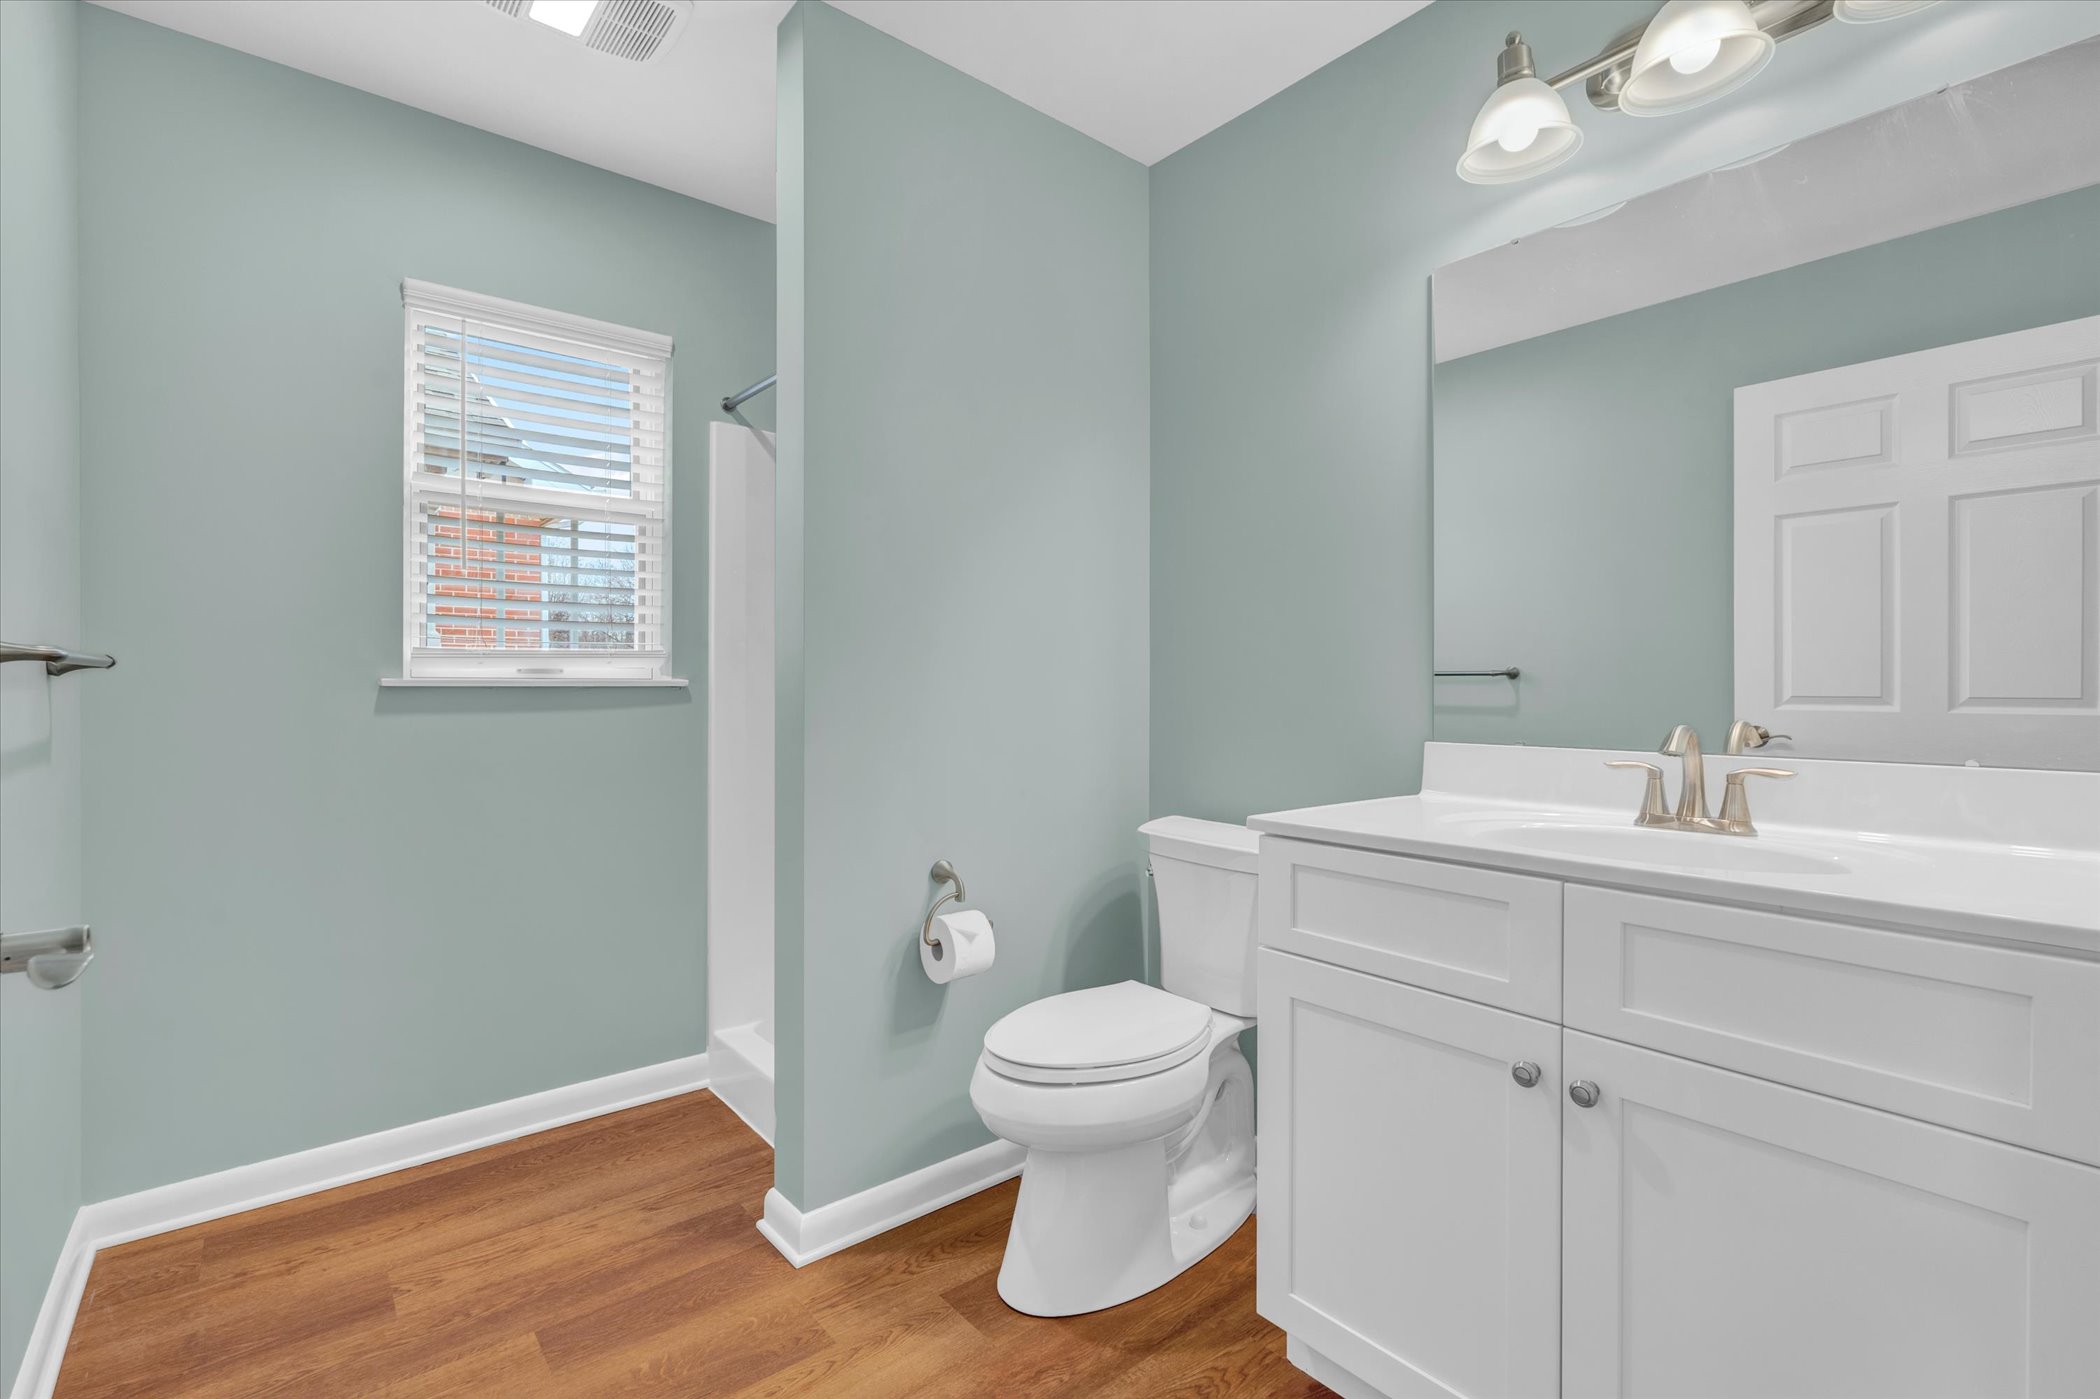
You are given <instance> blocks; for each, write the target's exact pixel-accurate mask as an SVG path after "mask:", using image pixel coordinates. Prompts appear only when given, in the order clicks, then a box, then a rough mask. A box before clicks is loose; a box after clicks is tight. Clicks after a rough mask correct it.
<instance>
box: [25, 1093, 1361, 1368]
mask: <svg viewBox="0 0 2100 1399" xmlns="http://www.w3.org/2000/svg"><path fill="white" fill-rule="evenodd" d="M772 1175H773V1165H772V1153H771V1152H769V1151H768V1150H767V1149H766V1147H765V1144H764V1143H763V1142H761V1141H759V1140H758V1138H757V1137H755V1136H753V1135H752V1134H751V1133H750V1131H749V1130H748V1129H746V1128H745V1127H744V1125H743V1124H742V1123H741V1122H739V1121H738V1120H737V1119H736V1117H735V1116H734V1115H733V1114H731V1113H730V1111H729V1110H728V1109H727V1108H725V1107H723V1106H722V1104H721V1103H720V1102H718V1101H717V1100H716V1099H715V1097H714V1096H713V1095H712V1094H710V1093H693V1094H688V1095H686V1096H684V1097H680V1098H672V1099H668V1100H666V1101H664V1102H661V1103H653V1104H650V1105H649V1106H647V1107H640V1108H635V1109H632V1110H630V1111H628V1112H623V1113H617V1114H614V1115H612V1116H609V1117H601V1118H596V1119H594V1120H592V1121H589V1122H580V1123H577V1124H575V1125H573V1126H569V1127H563V1128H558V1129H556V1130H554V1131H551V1132H545V1133H541V1134H540V1135H538V1136H533V1137H527V1138H523V1139H521V1140H518V1141H514V1142H506V1143H504V1144H502V1145H499V1146H493V1147H489V1148H487V1149H486V1150H483V1151H477V1152H474V1153H472V1154H470V1155H465V1156H456V1157H452V1158H450V1159H448V1160H444V1161H435V1162H432V1163H430V1164H429V1165H426V1166H418V1167H416V1168H414V1169H412V1170H407V1171H401V1172H398V1173H396V1174H394V1175H389V1176H381V1177H379V1178H377V1179H375V1180H369V1181H363V1182H360V1183H358V1184H356V1185H349V1186H344V1187H342V1188H341V1189H338V1190H331V1191H328V1192H327V1193H325V1194H320V1195H310V1196H307V1197H305V1198H302V1199H298V1200H288V1201H286V1202H284V1203H283V1204H278V1205H272V1206H269V1207H268V1208H265V1209H260V1210H255V1211H252V1212H250V1213H247V1214H242V1215H235V1216H232V1217H230V1218H227V1219H221V1220H214V1221H212V1222H211V1223H208V1224H200V1225H196V1226H194V1227H192V1228H189V1229H183V1230H180V1231H178V1232H176V1233H171V1234H162V1235H159V1236H157V1237H154V1238H151V1239H142V1240H140V1241H139V1242H137V1243H132V1244H124V1245H121V1246H119V1247H117V1248H113V1249H108V1250H106V1251H104V1252H103V1253H101V1254H100V1255H98V1256H97V1257H96V1259H95V1266H94V1271H93V1272H92V1273H91V1274H90V1276H89V1278H88V1286H87V1294H86V1296H85V1297H84V1298H83V1300H82V1302H81V1308H80V1315H79V1319H78V1320H77V1321H76V1322H75V1324H74V1328H73V1335H72V1339H71V1342H70V1344H69V1345H68V1347H67V1350H66V1360H65V1365H64V1367H63V1369H62V1370H61V1372H60V1375H59V1382H58V1399H91V1397H92V1396H99V1395H125V1396H129V1397H132V1399H136V1396H149V1395H184V1396H192V1397H194V1399H218V1397H219V1396H232V1395H241V1396H249V1395H300V1396H332V1395H358V1396H363V1395H387V1396H401V1397H402V1399H407V1396H421V1395H481V1394H487V1395H500V1396H505V1399H510V1397H511V1396H517V1397H518V1399H531V1396H540V1395H560V1396H590V1395H625V1394H643V1395H646V1394H670V1395H707V1396H730V1395H735V1396H740V1397H742V1399H759V1396H785V1395H841V1396H844V1395H850V1396H854V1397H855V1399H881V1396H886V1395H899V1396H903V1395H910V1396H927V1399H934V1396H972V1397H973V1399H974V1396H989V1395H1000V1396H1024V1395H1041V1394H1071V1395H1100V1396H1104V1399H1138V1397H1139V1396H1152V1395H1191V1396H1198V1395H1200V1396H1223V1395H1261V1396H1314V1395H1325V1394H1328V1393H1330V1391H1329V1390H1327V1389H1326V1388H1324V1387H1323V1386H1321V1385H1319V1384H1317V1383H1315V1382H1314V1381H1312V1380H1310V1379H1308V1378H1306V1377H1305V1376H1304V1375H1302V1374H1300V1373H1298V1371H1296V1370H1294V1369H1292V1368H1291V1366H1290V1365H1289V1364H1288V1363H1287V1362H1286V1361H1285V1360H1284V1355H1283V1335H1282V1333H1281V1332H1279V1331H1277V1330H1276V1329H1275V1328H1274V1327H1272V1326H1270V1325H1269V1324H1268V1323H1267V1322H1265V1321H1263V1320H1261V1319H1260V1318H1259V1317H1257V1316H1256V1315H1255V1314H1254V1227H1255V1226H1254V1221H1249V1222H1248V1223H1247V1225H1245V1226H1244V1227H1243V1228H1242V1229H1241V1230H1240V1231H1239V1233H1238V1234H1237V1235H1235V1236H1234V1237H1233V1238H1232V1239H1231V1240H1229V1241H1228V1242H1227V1243H1226V1244H1225V1245H1224V1246H1223V1247H1222V1248H1220V1249H1219V1250H1218V1251H1217V1252H1216V1253H1214V1254H1212V1255H1211V1256H1210V1257H1209V1258H1208V1259H1206V1260H1204V1262H1202V1263H1201V1264H1199V1265H1198V1266H1196V1267H1195V1268H1193V1269H1191V1270H1190V1271H1189V1272H1187V1273H1184V1274H1183V1275H1182V1276H1181V1277H1179V1278H1177V1279H1175V1281H1174V1282H1172V1283H1170V1284H1168V1285H1167V1286H1166V1287H1164V1288H1161V1289H1160V1290H1159V1291H1157V1292H1154V1293H1152V1294H1150V1295H1149V1296H1146V1297H1143V1298H1140V1299H1139V1300H1138V1301H1135V1302H1132V1303H1129V1304H1127V1305H1125V1306H1121V1307H1116V1308H1113V1309H1112V1310H1109V1311H1106V1312H1097V1313H1094V1314H1093V1315H1091V1316H1082V1317H1071V1318H1066V1319H1063V1320H1055V1321H1046V1320H1042V1319H1040V1318H1036V1317H1027V1316H1022V1315H1020V1314H1019V1313H1018V1312H1014V1311H1011V1310H1009V1309H1008V1308H1007V1307H1006V1306H1005V1304H1003V1303H1002V1302H1000V1300H999V1297H998V1294H997V1292H996V1291H995V1290H994V1279H995V1278H996V1276H997V1274H998V1270H999V1259H1000V1252H1001V1249H1002V1248H1003V1247H1004V1244H1005V1242H1006V1226H1007V1220H1008V1218H1009V1217H1010V1215H1011V1214H1012V1212H1013V1202H1014V1194H1015V1191H1016V1189H1017V1186H1016V1185H1015V1184H1013V1183H1009V1184H1007V1185H1003V1186H1000V1187H998V1188H996V1189H993V1190H988V1191H985V1192H984V1193H982V1194H979V1195H975V1196H972V1197H971V1198H969V1199H967V1200H963V1201H961V1202H959V1203H957V1204H954V1205H950V1206H949V1207H948V1208H947V1209H944V1210H941V1211H939V1212H938V1213H935V1214H931V1215H928V1216H927V1217H925V1218H924V1219H920V1220H917V1221H915V1222H913V1223H911V1224H908V1225H905V1226H904V1227H902V1228H900V1229H895V1230H892V1231H891V1232H889V1233H887V1234H883V1235H881V1236H879V1237H877V1238H874V1239H871V1240H869V1241H868V1242H867V1243H864V1244H861V1245H859V1246H857V1247H855V1248H851V1249H848V1250H847V1251H845V1252H844V1253H840V1254H836V1255H834V1256H832V1257H830V1258H827V1259H823V1260H821V1261H820V1262H816V1263H812V1264H811V1265H810V1266H809V1267H807V1268H803V1269H800V1270H797V1269H795V1268H792V1267H790V1266H788V1263H787V1261H786V1260H785V1259H783V1258H781V1257H780V1255H779V1254H777V1253H775V1252H774V1251H773V1249H772V1247H771V1246H770V1245H768V1244H767V1243H766V1242H765V1240H763V1239H762V1238H760V1237H759V1235H758V1231H757V1229H756V1228H755V1227H754V1225H755V1223H756V1221H757V1218H758V1214H759V1209H760V1204H761V1202H762V1201H763V1199H764V1197H765V1193H766V1188H767V1187H768V1186H769V1185H770V1184H772Z"/></svg>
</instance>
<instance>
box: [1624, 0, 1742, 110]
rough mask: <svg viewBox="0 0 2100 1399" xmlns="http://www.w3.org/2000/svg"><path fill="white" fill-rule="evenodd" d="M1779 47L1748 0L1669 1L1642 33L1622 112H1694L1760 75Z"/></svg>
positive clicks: (1628, 77) (1627, 81)
mask: <svg viewBox="0 0 2100 1399" xmlns="http://www.w3.org/2000/svg"><path fill="white" fill-rule="evenodd" d="M1777 47H1779V43H1778V41H1777V40H1776V39H1774V38H1773V37H1772V36H1771V35H1769V34H1767V33H1765V31H1764V30H1762V29H1760V28H1758V27H1757V20H1756V19H1755V18H1753V17H1752V16H1751V14H1750V7H1749V6H1748V5H1746V4H1744V3H1743V0H1669V3H1668V4H1666V5H1664V6H1663V7H1662V9H1660V10H1658V11H1657V12H1656V15H1655V18H1654V19H1651V20H1649V21H1648V27H1647V28H1646V29H1644V30H1642V31H1641V42H1640V44H1639V46H1638V47H1637V48H1635V49H1634V51H1633V64H1632V66H1631V67H1630V68H1628V69H1627V72H1626V81H1625V84H1624V85H1623V86H1622V87H1620V89H1619V110H1620V111H1622V112H1624V113H1625V114H1626V115H1627V116H1629V117H1660V116H1667V115H1669V114H1670V113H1672V112H1685V111H1690V110H1691V109H1692V108H1694V107H1698V106H1702V105H1704V104H1705V103H1708V102H1711V101H1713V100H1714V99H1715V98H1716V97H1720V96H1723V95H1724V94H1726V93H1730V92H1734V91H1735V90H1736V89H1737V88H1739V87H1741V86H1742V85H1743V84H1744V83H1747V82H1749V81H1750V80H1751V79H1752V78H1754V77H1756V76H1757V74H1758V72H1759V70H1761V69H1762V68H1763V67H1764V66H1765V65H1766V64H1767V63H1770V62H1771V61H1772V50H1774V49H1775V48H1777Z"/></svg>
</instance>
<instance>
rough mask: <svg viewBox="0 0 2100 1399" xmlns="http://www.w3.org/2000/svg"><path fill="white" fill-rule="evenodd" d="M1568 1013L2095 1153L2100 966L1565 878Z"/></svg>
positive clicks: (2099, 1103)
mask: <svg viewBox="0 0 2100 1399" xmlns="http://www.w3.org/2000/svg"><path fill="white" fill-rule="evenodd" d="M1566 954H1567V975H1568V982H1567V994H1566V1011H1567V1017H1566V1019H1567V1024H1568V1027H1569V1028H1570V1029H1576V1030H1587V1031H1589V1032H1590V1033H1591V1034H1596V1035H1603V1036H1606V1037H1608V1038H1611V1039H1616V1040H1623V1041H1625V1042H1627V1043H1629V1044H1638V1045H1647V1046H1649V1047H1651V1048H1655V1049H1660V1050H1663V1051H1665V1052H1667V1053H1671V1054H1677V1055H1682V1056H1684V1057H1686V1058H1689V1059H1697V1060H1701V1061H1703V1062H1705V1063H1709V1064H1718V1065H1720V1066H1721V1067H1723V1068H1729V1069H1738V1070H1741V1071H1742V1072H1744V1073H1749V1074H1755V1075H1757V1076H1758V1077H1760V1078H1767V1079H1772V1080H1775V1081H1777V1082H1780V1083H1787V1084H1792V1085H1794V1086H1796V1087H1800V1088H1807V1089H1810V1090H1813V1091H1815V1092H1818V1093H1826V1094H1829V1095H1830V1096H1832V1097H1836V1098H1844V1099H1848V1100H1849V1101H1852V1102H1855V1103H1865V1104H1867V1105H1869V1106H1871V1107H1878V1108H1886V1109H1887V1110H1889V1111H1891V1112H1898V1113H1902V1114H1904V1115H1905V1116H1908V1117H1915V1118H1920V1119H1923V1120H1924V1121H1927V1122H1938V1123H1941V1124H1944V1125H1945V1126H1948V1127H1956V1128H1960V1129H1961V1130H1963V1131H1967V1132H1975V1133H1979V1134H1981V1135H1983V1136H1987V1137H1993V1138H1996V1139H1997V1140H1999V1141H2005V1142H2014V1143H2017V1144H2019V1145H2022V1146H2031V1147H2036V1148H2038V1149H2040V1150H2043V1151H2048V1152H2054V1153H2055V1154H2057V1155H2059V1156H2068V1157H2071V1158H2072V1159H2074V1160H2078V1161H2086V1162H2095V1163H2100V963H2092V962H2081V961H2077V960H2074V959H2072V958H2068V957H2052V956H2048V955H2046V954H2041V953H2032V952H2021V951H2016V950H2013V949H2011V948H1998V947H1976V946H1970V945H1968V944H1964V943H1955V942H1947V941H1943V940H1940V939H1935V938H1930V937H1925V936H1922V935H1914V934H1909V933H1897V932H1886V931H1882V930H1879V929H1874V928H1860V927H1854V926H1852V925H1850V924H1844V923H1828V922H1823V921H1821V920H1818V919H1812V918H1796V917H1792V916H1790V915H1786V914H1778V913H1762V912H1758V911H1755V910H1751V909H1738V908H1722V907H1716V906H1714V905H1711V904H1699V903H1688V902H1685V901H1682V900H1678V899H1666V898H1657V897H1654V896H1651V895H1646V894H1629V893H1622V892H1619V891H1617V890H1611V889H1592V888H1587V887H1584V886H1581V885H1570V886H1568V890H1567V898H1566Z"/></svg>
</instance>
